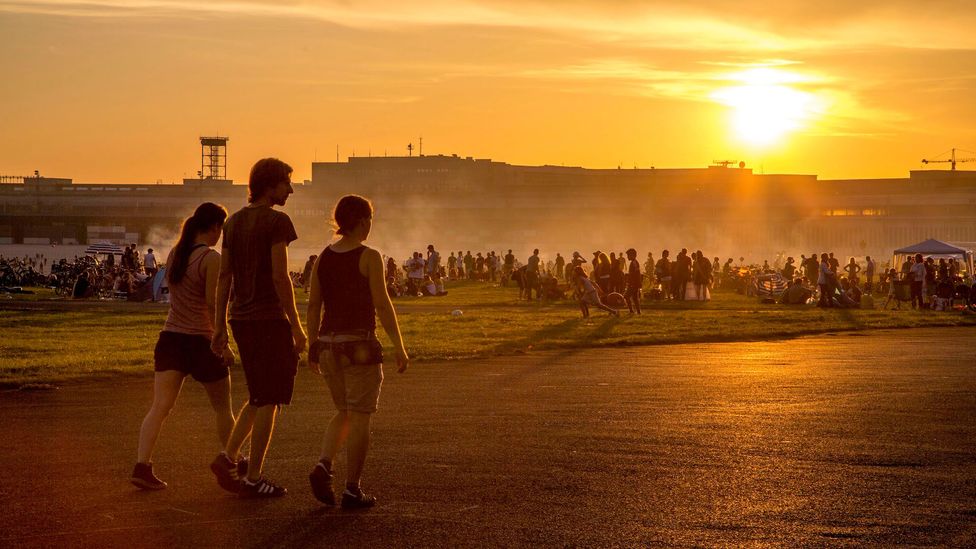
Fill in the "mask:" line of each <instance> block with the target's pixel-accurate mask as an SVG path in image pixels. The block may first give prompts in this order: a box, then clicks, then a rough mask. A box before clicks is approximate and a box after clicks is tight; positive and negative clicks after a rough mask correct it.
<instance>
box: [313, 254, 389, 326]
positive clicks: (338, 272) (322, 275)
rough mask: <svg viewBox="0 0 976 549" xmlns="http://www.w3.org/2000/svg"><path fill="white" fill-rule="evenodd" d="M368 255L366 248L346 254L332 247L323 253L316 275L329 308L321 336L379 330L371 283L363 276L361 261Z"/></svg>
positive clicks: (326, 305) (323, 298) (323, 299)
mask: <svg viewBox="0 0 976 549" xmlns="http://www.w3.org/2000/svg"><path fill="white" fill-rule="evenodd" d="M364 251H366V246H360V247H358V248H356V249H354V250H350V251H348V252H342V253H340V252H335V251H332V248H328V247H326V248H325V250H323V251H322V255H321V258H322V259H321V260H320V261H319V270H318V272H317V273H316V276H317V277H318V279H319V289H320V290H321V292H322V303H323V305H324V306H325V311H324V312H323V318H322V327H321V328H320V329H319V335H324V334H328V333H331V332H349V331H356V330H368V331H373V330H375V329H376V309H375V308H373V295H372V294H371V293H370V292H369V279H367V278H366V277H365V276H363V275H362V273H360V272H359V258H360V257H362V255H363V252H364Z"/></svg>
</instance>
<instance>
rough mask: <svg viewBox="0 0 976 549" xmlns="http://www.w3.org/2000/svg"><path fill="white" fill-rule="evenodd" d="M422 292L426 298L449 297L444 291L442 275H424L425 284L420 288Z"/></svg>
mask: <svg viewBox="0 0 976 549" xmlns="http://www.w3.org/2000/svg"><path fill="white" fill-rule="evenodd" d="M420 291H421V293H422V294H423V295H425V296H434V297H437V296H442V295H447V292H445V291H444V282H443V280H442V279H441V273H434V276H430V275H424V284H423V286H421V287H420Z"/></svg>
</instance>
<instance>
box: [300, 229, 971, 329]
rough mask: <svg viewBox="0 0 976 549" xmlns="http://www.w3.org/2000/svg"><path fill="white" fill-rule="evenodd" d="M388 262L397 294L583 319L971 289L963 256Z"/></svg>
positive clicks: (932, 301) (917, 299)
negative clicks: (756, 300)
mask: <svg viewBox="0 0 976 549" xmlns="http://www.w3.org/2000/svg"><path fill="white" fill-rule="evenodd" d="M312 260H313V259H311V258H310V260H309V261H312ZM385 261H386V281H387V291H388V293H389V294H390V296H391V297H402V296H405V295H406V296H439V295H446V294H447V291H446V290H445V287H444V285H445V281H452V280H453V281H459V280H471V281H482V282H486V283H494V284H498V285H499V286H508V285H510V284H515V285H517V286H518V298H519V299H520V300H532V301H534V300H561V299H567V298H575V299H576V300H577V301H579V303H580V309H581V312H582V314H583V316H584V317H588V316H589V308H590V307H596V308H599V309H603V310H607V311H608V312H611V311H613V312H616V310H617V309H623V307H627V309H628V310H629V311H630V312H631V313H633V314H640V313H641V308H640V304H641V302H642V301H676V302H677V301H710V300H711V298H712V292H714V291H715V290H717V289H720V288H721V289H723V290H727V291H735V292H738V293H740V294H744V295H747V296H758V297H760V298H763V299H764V301H766V302H770V303H773V302H775V303H781V304H789V305H813V304H816V305H817V306H819V307H826V308H851V307H858V308H873V307H874V300H875V296H878V297H879V298H880V297H882V296H888V299H887V300H886V301H885V303H884V307H883V308H885V309H887V308H888V306H889V305H893V306H894V307H895V309H900V307H901V302H902V301H905V302H908V301H911V302H912V306H913V307H914V308H916V309H923V308H924V309H936V310H945V309H949V308H952V307H953V306H955V305H960V304H965V303H966V301H967V299H968V292H969V291H970V287H971V284H970V283H968V282H967V281H966V280H964V279H963V277H962V275H961V271H960V262H959V261H958V260H957V259H954V258H943V259H939V261H938V263H936V261H935V259H934V258H931V257H929V258H923V259H920V260H915V259H909V260H908V261H906V263H905V264H904V265H902V269H901V270H900V271H896V270H895V269H891V268H889V266H887V265H885V266H882V267H880V268H879V266H878V265H877V263H876V262H875V261H874V260H873V259H872V258H871V257H870V256H867V257H865V258H864V262H863V264H862V263H858V261H857V259H856V258H853V257H852V258H850V259H849V260H848V262H847V263H844V264H841V262H840V260H838V259H837V258H835V257H834V254H833V253H832V252H826V253H822V254H819V255H818V254H816V253H814V254H810V256H807V255H805V254H803V255H800V260H799V261H797V260H796V259H794V258H793V257H785V256H784V255H782V254H781V255H780V256H778V257H777V258H776V260H775V261H774V264H773V265H770V263H769V261H768V260H765V261H763V262H762V264H746V263H745V260H744V258H742V257H740V258H739V261H738V262H736V261H735V260H734V259H733V258H728V259H727V260H726V261H725V262H724V263H723V262H721V261H720V259H719V258H718V257H713V258H711V259H709V258H708V257H707V256H706V255H705V254H704V253H703V252H702V251H701V250H696V251H693V252H689V251H688V249H687V248H682V249H681V250H680V251H679V252H678V253H677V254H675V255H674V256H673V258H672V255H671V252H670V250H662V251H661V254H660V257H659V258H658V259H655V257H654V253H653V252H647V255H646V257H645V258H643V261H640V260H639V259H638V254H637V251H636V250H635V249H633V248H631V249H629V250H627V251H626V252H622V253H615V252H611V253H609V254H607V253H605V252H603V251H600V250H597V251H595V252H593V256H592V259H591V260H587V259H585V258H584V257H583V256H582V255H581V254H580V253H579V252H573V254H572V255H571V256H570V257H569V260H568V261H567V259H566V258H565V257H563V255H562V254H561V253H556V254H555V257H554V258H553V259H550V260H547V261H544V260H543V259H542V257H541V256H540V254H539V250H537V249H536V250H533V253H532V255H530V256H529V257H528V258H526V260H525V261H524V262H523V261H520V260H519V259H518V258H516V257H515V255H514V254H513V253H512V250H508V251H507V252H506V253H505V254H504V255H500V254H498V253H496V252H495V251H485V252H480V251H479V252H475V253H472V252H471V251H466V252H464V251H458V252H456V253H455V252H451V253H450V255H449V256H448V258H447V259H446V261H443V260H442V258H441V254H440V253H439V252H438V251H437V250H436V249H435V247H434V245H432V244H431V245H428V246H427V252H426V255H425V254H423V253H421V252H413V254H412V255H411V257H410V258H408V259H407V260H405V261H404V262H402V263H400V264H398V263H397V261H396V260H395V259H394V258H393V257H387V258H385ZM916 264H917V265H919V266H918V267H914V265H916ZM306 270H307V266H306ZM909 295H910V296H911V297H909Z"/></svg>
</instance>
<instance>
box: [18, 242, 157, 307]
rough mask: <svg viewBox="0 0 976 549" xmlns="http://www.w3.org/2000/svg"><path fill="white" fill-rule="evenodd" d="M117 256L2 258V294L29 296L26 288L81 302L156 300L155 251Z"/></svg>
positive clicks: (133, 251)
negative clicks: (37, 288) (153, 289)
mask: <svg viewBox="0 0 976 549" xmlns="http://www.w3.org/2000/svg"><path fill="white" fill-rule="evenodd" d="M116 255H119V254H112V253H105V254H92V255H82V256H75V257H74V258H73V259H71V260H68V259H59V260H56V261H48V259H47V258H46V257H45V256H44V254H43V253H37V254H35V255H34V256H25V257H22V258H21V257H13V258H8V257H3V256H0V292H7V293H29V291H27V290H23V288H24V287H30V286H33V287H47V288H53V289H54V290H55V293H56V294H58V295H60V296H64V297H73V298H78V299H84V298H92V297H97V298H103V299H125V300H129V301H147V300H151V299H153V297H154V296H153V292H152V279H153V277H154V276H155V275H156V273H157V272H158V271H159V268H160V266H161V265H160V264H159V263H158V262H157V259H156V256H155V254H154V253H153V249H152V248H149V249H148V250H147V251H146V253H145V254H142V255H141V256H140V253H139V251H138V249H137V247H136V245H135V244H132V245H131V246H126V247H125V248H124V251H123V252H122V254H121V255H120V258H119V260H118V261H116ZM99 256H102V259H99Z"/></svg>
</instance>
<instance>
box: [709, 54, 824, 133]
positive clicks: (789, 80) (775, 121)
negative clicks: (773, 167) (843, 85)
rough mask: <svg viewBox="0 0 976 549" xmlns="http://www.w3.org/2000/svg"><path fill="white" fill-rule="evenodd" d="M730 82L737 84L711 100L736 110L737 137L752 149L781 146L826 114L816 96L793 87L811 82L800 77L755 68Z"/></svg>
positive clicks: (719, 92)
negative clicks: (818, 115)
mask: <svg viewBox="0 0 976 549" xmlns="http://www.w3.org/2000/svg"><path fill="white" fill-rule="evenodd" d="M728 79H729V80H730V81H733V82H737V84H736V85H733V86H727V87H724V88H721V89H719V90H716V91H715V92H714V93H713V94H712V96H711V97H712V99H713V100H715V101H717V102H719V103H721V104H723V105H726V106H728V107H730V108H731V109H732V113H731V123H732V128H733V130H734V131H735V134H736V136H737V137H738V138H739V139H742V140H744V141H745V142H747V143H748V144H750V145H754V146H760V147H765V146H769V145H773V144H777V143H779V142H780V141H782V140H783V139H785V138H786V137H788V136H789V134H791V133H793V132H795V131H797V130H800V129H803V128H804V127H805V126H806V125H807V124H809V123H810V122H811V120H812V119H813V118H814V117H815V116H816V115H817V114H818V113H819V112H821V111H822V110H823V102H822V100H821V99H820V98H818V97H817V96H816V95H814V94H813V93H810V92H806V91H801V90H798V89H796V88H794V87H791V84H793V85H795V84H798V83H802V82H805V81H807V80H808V79H806V78H805V77H803V76H802V75H799V74H796V73H791V72H787V71H783V70H778V69H771V68H755V69H749V70H746V71H743V72H740V73H736V74H732V75H729V76H728Z"/></svg>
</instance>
